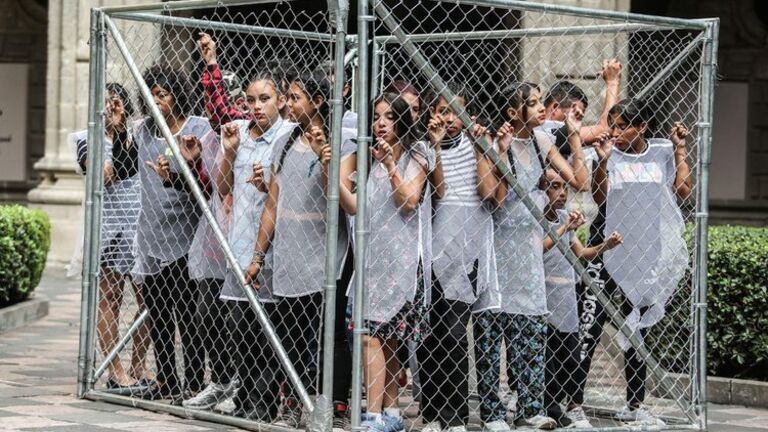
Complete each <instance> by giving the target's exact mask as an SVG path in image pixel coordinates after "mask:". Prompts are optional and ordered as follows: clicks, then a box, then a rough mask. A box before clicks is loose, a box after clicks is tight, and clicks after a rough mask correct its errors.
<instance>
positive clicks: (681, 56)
mask: <svg viewBox="0 0 768 432" xmlns="http://www.w3.org/2000/svg"><path fill="white" fill-rule="evenodd" d="M704 35H705V33H700V34H699V35H698V36H696V37H695V38H694V39H693V40H692V41H691V42H690V43H689V44H688V45H686V47H685V48H683V50H682V51H680V52H679V53H677V55H676V56H675V57H673V58H672V60H670V61H669V63H668V64H667V65H666V66H664V68H663V69H662V70H660V71H659V73H657V74H656V76H655V77H653V79H652V80H651V81H650V82H649V83H648V84H646V85H645V86H644V87H643V88H642V89H641V90H640V91H639V92H637V93H636V94H635V96H634V97H635V98H638V99H643V98H645V97H646V96H647V95H648V93H650V92H651V91H652V90H653V89H654V87H656V86H657V85H658V84H659V83H660V82H662V81H664V80H665V79H667V78H668V77H669V75H670V74H672V72H674V70H675V69H677V68H678V66H680V65H681V64H682V63H683V61H684V60H686V59H687V58H688V56H690V55H691V54H692V53H693V52H694V51H695V50H696V48H698V46H699V44H700V43H701V42H702V41H703V40H704V39H705V37H704Z"/></svg>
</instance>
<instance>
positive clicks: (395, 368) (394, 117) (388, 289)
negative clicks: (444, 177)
mask: <svg viewBox="0 0 768 432" xmlns="http://www.w3.org/2000/svg"><path fill="white" fill-rule="evenodd" d="M413 125H414V120H413V117H412V115H411V112H410V106H409V105H408V103H407V102H406V101H405V100H404V99H403V98H401V97H400V96H398V95H397V94H393V93H384V94H383V95H381V96H380V97H378V98H377V99H376V100H375V102H374V115H373V133H374V134H375V136H376V143H375V145H373V146H372V149H371V153H372V155H373V157H374V159H375V161H374V162H373V165H372V166H371V170H370V175H369V178H368V185H367V188H368V209H367V210H368V215H369V216H368V218H369V225H368V226H369V227H370V230H371V237H370V242H369V243H368V253H367V260H366V261H367V262H366V275H365V277H366V287H367V288H366V289H367V295H366V298H365V299H364V307H363V309H364V319H365V325H367V326H368V327H369V334H368V335H367V336H365V338H364V341H363V344H364V351H365V364H364V368H365V381H366V389H367V393H366V394H367V398H368V405H367V407H368V408H367V409H368V411H367V413H366V414H365V415H364V417H363V420H364V421H363V426H364V427H366V428H367V429H368V430H372V431H387V432H391V431H393V430H401V429H403V427H404V426H403V423H402V419H401V417H400V410H399V409H398V404H397V395H398V390H399V386H398V382H397V376H398V374H399V371H400V368H401V364H400V362H399V360H398V357H397V347H398V342H401V343H402V341H406V340H408V339H411V338H414V337H418V335H419V334H418V332H419V328H418V326H419V324H420V321H421V319H422V317H421V315H423V308H424V306H425V305H426V304H427V303H426V301H427V299H426V298H425V297H426V295H427V293H428V292H427V290H425V289H423V288H422V287H421V284H419V283H418V280H417V279H418V277H419V268H420V266H421V263H422V262H423V261H422V260H423V259H424V257H423V250H424V245H423V244H422V238H421V236H420V230H421V229H422V227H423V225H424V219H425V218H427V217H429V214H428V211H427V210H428V208H427V207H426V205H428V203H425V202H424V201H423V194H424V191H425V189H426V184H427V176H428V174H429V172H430V171H431V170H432V168H433V165H434V162H433V161H430V160H429V158H428V157H427V155H428V152H427V148H426V145H425V144H424V143H422V142H419V141H417V140H416V139H415V137H414V135H413ZM382 411H384V412H383V413H382Z"/></svg>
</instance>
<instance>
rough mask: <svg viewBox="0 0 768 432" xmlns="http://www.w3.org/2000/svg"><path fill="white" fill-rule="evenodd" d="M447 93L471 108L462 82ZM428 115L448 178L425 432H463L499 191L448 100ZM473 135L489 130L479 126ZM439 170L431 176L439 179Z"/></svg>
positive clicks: (436, 242) (438, 210)
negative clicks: (475, 315) (473, 323)
mask: <svg viewBox="0 0 768 432" xmlns="http://www.w3.org/2000/svg"><path fill="white" fill-rule="evenodd" d="M448 88H449V89H450V90H451V91H452V92H453V93H454V94H456V95H457V101H458V102H459V104H460V105H461V106H463V107H466V105H467V103H468V102H469V101H468V92H467V90H466V88H465V87H464V86H463V85H460V84H458V83H448ZM429 113H430V116H431V119H430V121H429V125H428V136H429V140H430V143H431V144H432V145H433V146H435V148H436V151H437V153H436V154H437V161H438V162H437V163H438V165H439V164H442V170H440V172H441V174H442V176H441V178H439V179H435V181H434V182H433V184H434V185H435V186H436V191H438V193H437V194H436V196H435V197H434V205H435V209H434V216H433V218H434V219H433V236H432V248H433V249H432V250H433V251H434V257H433V261H432V276H431V277H432V284H433V288H432V289H433V295H432V304H431V310H430V324H431V325H430V329H431V331H430V332H429V334H428V335H426V336H425V339H424V343H423V344H422V345H421V347H420V350H419V354H420V355H419V357H420V365H421V367H420V369H419V372H420V373H421V377H420V378H421V379H420V381H421V386H422V387H421V392H422V393H421V394H422V398H421V415H422V417H423V419H424V423H425V426H424V427H423V428H422V431H426V432H440V431H442V430H444V429H446V428H447V429H449V430H451V431H453V432H461V431H464V430H466V425H467V421H468V417H469V406H468V398H469V383H468V373H469V363H468V360H469V357H468V349H469V347H468V341H467V325H468V324H469V318H470V315H471V307H472V304H473V303H474V302H475V300H476V299H477V293H478V292H481V291H483V290H485V289H486V287H487V285H488V283H489V276H490V274H491V272H492V270H491V255H490V252H491V250H490V244H491V242H492V238H493V223H492V220H491V213H490V212H489V211H488V208H487V207H486V206H483V205H482V201H483V197H487V196H489V195H490V194H492V193H493V190H492V186H491V187H488V185H489V182H487V181H481V180H482V179H480V178H479V177H478V175H477V174H478V173H477V158H478V157H482V156H480V155H479V154H477V152H476V151H475V150H474V145H473V140H474V139H475V136H473V135H471V133H470V132H469V131H467V132H465V131H464V123H463V122H462V121H461V120H460V119H459V117H458V115H457V114H456V113H455V112H454V111H453V109H452V108H451V107H450V105H449V104H448V101H446V100H445V99H444V98H442V97H436V98H435V100H434V101H433V102H432V104H431V106H430V107H429ZM472 132H475V133H477V132H480V133H482V132H483V131H482V128H481V127H479V126H475V127H474V128H473V130H472ZM437 171H439V170H435V172H433V175H432V176H431V177H433V178H434V177H437V176H435V173H436V172H437ZM491 184H492V183H491ZM440 192H442V193H440Z"/></svg>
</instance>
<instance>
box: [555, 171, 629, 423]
mask: <svg viewBox="0 0 768 432" xmlns="http://www.w3.org/2000/svg"><path fill="white" fill-rule="evenodd" d="M546 176H547V179H546V181H547V182H546V192H547V198H548V199H549V203H548V204H547V206H546V208H545V210H544V215H545V216H546V218H547V221H549V222H550V223H551V224H552V225H553V228H554V229H555V232H556V233H557V236H558V238H559V239H560V241H562V242H563V243H565V244H566V245H568V246H569V247H570V248H571V250H573V253H574V254H575V255H576V256H577V257H579V258H581V259H584V260H588V261H591V260H593V259H595V258H596V257H598V256H599V255H600V254H602V253H603V252H605V251H608V250H611V249H613V248H615V247H617V246H618V245H620V244H621V242H622V238H621V235H619V233H617V232H614V233H612V234H611V235H610V236H609V237H608V238H607V239H606V241H605V242H603V243H600V244H598V245H595V246H591V247H584V246H583V245H582V244H581V241H580V240H579V239H578V237H576V235H575V232H576V230H577V229H578V228H579V227H580V226H582V225H583V224H584V216H583V215H582V214H581V213H579V212H571V213H568V212H567V211H565V203H566V201H567V199H568V190H567V188H566V186H565V181H564V180H563V178H562V177H560V176H559V175H558V174H557V173H556V172H555V171H553V170H551V169H549V170H547V172H546ZM544 278H545V279H544V280H545V282H546V286H547V310H549V318H548V320H547V321H548V324H549V329H548V335H547V355H546V359H547V360H546V361H547V367H546V376H547V378H546V382H547V384H546V389H547V391H546V394H545V396H544V404H545V406H546V408H547V415H548V416H550V417H552V418H554V419H555V420H556V421H557V422H558V426H560V427H566V426H568V424H573V426H575V427H578V428H588V427H592V425H591V424H590V422H589V420H588V419H587V418H586V417H584V418H570V417H565V416H564V415H563V410H562V409H561V407H560V402H561V401H562V400H563V399H568V400H569V401H570V398H571V397H572V396H573V394H574V392H575V391H576V382H575V381H574V379H573V377H574V374H573V371H574V370H576V369H577V368H578V364H579V363H578V352H579V351H578V347H579V311H578V306H577V300H576V282H577V281H576V274H575V272H574V270H573V266H571V264H570V263H569V262H568V261H567V260H566V259H565V255H563V253H562V252H560V250H559V249H557V248H556V247H555V242H554V241H553V240H552V239H551V238H550V237H549V236H547V237H546V238H545V239H544Z"/></svg>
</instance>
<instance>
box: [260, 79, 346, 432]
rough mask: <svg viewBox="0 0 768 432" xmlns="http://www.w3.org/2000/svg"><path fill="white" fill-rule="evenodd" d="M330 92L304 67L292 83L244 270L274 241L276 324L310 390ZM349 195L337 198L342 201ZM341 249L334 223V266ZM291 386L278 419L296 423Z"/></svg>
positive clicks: (340, 260) (319, 298)
mask: <svg viewBox="0 0 768 432" xmlns="http://www.w3.org/2000/svg"><path fill="white" fill-rule="evenodd" d="M330 92H331V84H330V81H328V79H327V78H326V77H325V74H322V73H303V74H301V75H300V76H299V77H298V78H297V79H295V80H294V81H293V82H291V84H290V87H289V91H288V109H289V112H290V116H291V120H293V121H295V122H296V123H297V124H298V128H297V129H296V130H295V131H294V133H293V134H292V135H291V137H290V138H289V140H288V141H287V142H286V144H285V146H284V147H283V148H282V149H280V150H279V151H277V152H276V157H275V158H274V159H273V160H272V181H271V182H270V184H269V195H268V198H267V203H266V206H265V209H264V212H263V213H262V216H261V222H260V224H259V234H258V240H257V244H256V253H255V256H254V260H255V262H254V264H255V266H254V267H252V268H251V269H250V270H249V274H255V273H258V270H259V269H260V268H259V267H258V266H260V265H261V263H262V260H263V257H264V256H265V254H266V252H267V251H268V250H269V247H270V246H272V252H273V254H274V274H273V290H274V295H275V297H276V298H277V309H278V311H277V313H278V317H279V325H278V330H277V331H278V333H279V334H280V335H281V337H282V338H283V346H284V347H285V348H286V350H287V353H288V356H289V358H290V359H291V361H292V362H293V364H294V365H296V368H297V372H298V373H299V375H300V377H301V379H302V382H303V384H304V386H305V387H306V388H307V391H309V392H310V394H312V393H314V392H315V391H316V380H317V365H318V364H319V361H318V358H317V356H318V354H319V350H318V346H319V341H318V338H319V329H320V323H321V321H320V320H321V315H320V313H321V310H322V304H323V274H324V270H325V254H326V242H325V239H326V236H325V230H326V221H325V213H326V207H327V201H326V193H327V188H328V170H329V166H330V158H331V147H330V145H328V143H327V141H326V136H327V133H326V132H327V121H328V119H329V105H328V103H327V101H328V100H329V98H330ZM351 151H354V149H353V148H351V147H348V148H345V149H342V157H343V156H344V155H346V154H348V153H350V152H351ZM342 193H343V192H342ZM348 201H349V199H346V200H345V199H342V207H344V206H345V205H346V204H344V202H348ZM339 220H340V221H342V222H343V221H344V220H345V219H344V218H339ZM273 237H274V238H273ZM270 240H271V243H270ZM347 249H348V238H347V230H346V227H344V226H340V227H339V230H338V244H337V250H336V256H337V263H336V266H337V267H336V268H337V269H343V268H344V267H345V266H344V262H345V260H346V256H345V252H346V251H347ZM336 279H337V280H339V279H342V275H341V274H337V275H336ZM290 387H291V386H289V388H288V389H286V400H285V410H284V412H283V414H284V418H283V419H282V422H283V423H285V424H286V425H287V426H289V427H294V428H295V427H298V425H299V422H300V420H301V413H302V407H301V405H300V403H299V401H298V399H297V398H296V397H295V395H294V391H293V389H292V388H290Z"/></svg>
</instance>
